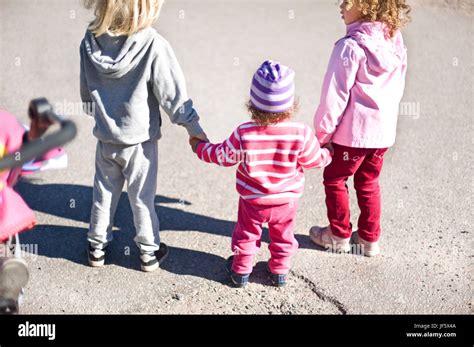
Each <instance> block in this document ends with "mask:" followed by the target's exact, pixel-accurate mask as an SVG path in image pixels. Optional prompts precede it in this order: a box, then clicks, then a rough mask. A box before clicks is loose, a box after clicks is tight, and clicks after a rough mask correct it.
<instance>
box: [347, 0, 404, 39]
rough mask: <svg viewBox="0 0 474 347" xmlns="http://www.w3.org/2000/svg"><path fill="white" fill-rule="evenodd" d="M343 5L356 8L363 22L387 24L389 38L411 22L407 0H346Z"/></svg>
mask: <svg viewBox="0 0 474 347" xmlns="http://www.w3.org/2000/svg"><path fill="white" fill-rule="evenodd" d="M345 4H346V8H347V9H350V8H351V7H352V6H356V8H357V9H358V10H359V11H360V12H362V15H363V17H362V19H363V20H365V21H370V22H375V21H378V22H383V23H385V24H387V26H388V30H389V32H388V34H389V35H390V37H393V36H394V35H395V33H396V32H397V30H399V29H401V28H402V27H404V26H405V25H406V24H407V23H408V22H410V20H411V18H410V11H411V7H410V6H409V5H408V4H407V0H346V1H345Z"/></svg>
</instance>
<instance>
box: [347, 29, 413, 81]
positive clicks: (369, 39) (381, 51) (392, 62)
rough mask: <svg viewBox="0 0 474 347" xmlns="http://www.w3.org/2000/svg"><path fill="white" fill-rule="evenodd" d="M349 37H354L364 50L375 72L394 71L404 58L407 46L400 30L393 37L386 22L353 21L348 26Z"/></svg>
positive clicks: (368, 62) (370, 66)
mask: <svg viewBox="0 0 474 347" xmlns="http://www.w3.org/2000/svg"><path fill="white" fill-rule="evenodd" d="M347 37H350V38H352V39H354V40H355V41H356V42H357V44H358V45H359V46H360V47H361V48H362V49H363V50H364V52H365V55H366V57H367V65H368V67H369V69H370V70H371V71H372V72H374V73H375V74H380V73H384V72H390V71H393V70H395V69H396V68H397V67H399V66H400V65H401V64H402V62H403V60H404V57H405V46H404V44H403V39H402V36H401V34H400V32H399V31H398V32H397V33H396V35H395V37H394V38H393V39H391V38H390V35H389V32H388V27H387V25H386V24H385V23H382V22H355V23H352V24H350V25H348V26H347V36H346V38H347Z"/></svg>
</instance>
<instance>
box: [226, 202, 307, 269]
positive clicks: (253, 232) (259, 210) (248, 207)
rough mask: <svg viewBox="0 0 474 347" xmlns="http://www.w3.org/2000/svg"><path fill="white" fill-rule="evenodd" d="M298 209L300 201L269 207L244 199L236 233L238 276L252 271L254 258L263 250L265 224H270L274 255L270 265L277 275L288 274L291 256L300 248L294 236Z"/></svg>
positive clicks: (235, 253)
mask: <svg viewBox="0 0 474 347" xmlns="http://www.w3.org/2000/svg"><path fill="white" fill-rule="evenodd" d="M297 209H298V204H297V202H296V201H291V202H290V203H288V204H284V205H278V206H268V205H255V204H251V203H249V202H247V201H245V200H244V199H242V198H240V200H239V215H238V220H237V225H236V226H235V229H234V232H233V234H232V251H233V252H234V262H233V265H232V270H233V271H235V272H236V273H238V274H249V273H251V272H252V267H253V258H254V256H255V254H257V252H258V251H259V249H260V244H261V240H262V224H263V223H268V229H269V233H270V245H269V246H268V249H269V250H270V253H271V258H270V261H269V262H268V266H269V268H270V271H271V272H272V273H274V274H286V273H288V271H289V270H290V262H291V257H292V256H293V254H294V253H295V252H296V250H297V249H298V242H297V241H296V239H295V236H294V233H293V231H294V225H295V217H296V210H297Z"/></svg>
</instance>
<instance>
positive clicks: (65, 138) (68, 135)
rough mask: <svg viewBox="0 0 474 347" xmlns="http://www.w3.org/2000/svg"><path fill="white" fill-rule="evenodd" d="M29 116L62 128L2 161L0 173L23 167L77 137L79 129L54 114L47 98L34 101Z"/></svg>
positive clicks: (23, 147)
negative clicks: (43, 119) (46, 120)
mask: <svg viewBox="0 0 474 347" xmlns="http://www.w3.org/2000/svg"><path fill="white" fill-rule="evenodd" d="M28 114H29V117H30V118H31V119H34V118H37V117H42V118H45V119H48V120H50V121H51V122H52V123H58V124H59V125H60V127H61V128H60V129H59V130H57V131H55V132H54V133H52V134H50V135H47V136H45V137H40V138H38V139H36V140H34V141H31V142H29V143H27V144H25V145H24V146H22V147H21V148H20V149H19V150H18V151H16V152H15V153H12V154H10V155H8V156H6V157H4V158H3V159H1V160H0V171H2V170H8V169H13V168H17V167H21V166H23V164H25V163H26V162H28V161H30V160H32V159H34V158H37V157H39V156H41V155H43V154H44V153H46V152H47V151H49V150H50V149H53V148H55V147H60V146H62V145H64V144H65V143H67V142H69V141H71V140H72V139H73V138H74V137H75V136H76V133H77V128H76V125H75V124H74V122H72V121H70V120H66V119H64V118H63V117H62V116H60V115H58V114H56V113H54V111H53V108H52V106H51V104H50V103H49V102H48V100H47V99H45V98H38V99H34V100H32V101H31V102H30V106H29V109H28Z"/></svg>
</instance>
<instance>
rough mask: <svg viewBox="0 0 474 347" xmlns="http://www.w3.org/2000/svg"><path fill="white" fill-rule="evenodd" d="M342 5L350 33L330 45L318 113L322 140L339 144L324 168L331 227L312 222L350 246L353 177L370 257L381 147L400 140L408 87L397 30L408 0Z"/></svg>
mask: <svg viewBox="0 0 474 347" xmlns="http://www.w3.org/2000/svg"><path fill="white" fill-rule="evenodd" d="M340 8H341V15H342V18H343V19H344V22H345V24H346V25H347V34H346V36H345V37H343V38H342V39H340V40H339V41H337V42H336V44H335V47H334V49H333V53H332V56H331V59H330V62H329V67H328V70H327V73H326V76H325V79H324V84H323V88H322V93H321V100H320V105H319V107H318V109H317V111H316V115H315V117H314V126H315V129H316V136H317V138H318V140H319V142H320V144H321V145H322V146H327V147H332V148H333V151H334V153H333V160H332V163H331V165H329V166H328V167H326V169H325V170H324V187H325V191H326V206H327V214H328V219H329V226H327V227H322V228H321V227H313V228H311V230H310V237H311V240H312V241H313V242H314V243H316V244H317V245H319V246H322V247H326V248H332V249H334V250H336V251H343V252H348V251H349V250H350V244H349V240H350V238H351V234H352V225H351V223H350V211H349V196H348V188H347V185H346V182H347V179H348V178H349V177H350V176H354V187H355V189H356V192H357V200H358V204H359V208H360V210H361V213H360V216H359V220H358V240H359V244H360V245H361V248H362V251H363V252H364V254H365V255H366V256H375V255H377V254H379V252H380V250H379V246H378V240H379V237H380V210H381V206H380V205H381V203H380V188H379V182H378V178H379V175H380V172H381V170H382V164H383V157H384V154H385V153H386V151H387V149H388V148H389V147H391V146H392V145H393V144H394V142H395V136H396V127H397V116H398V110H399V103H400V100H401V98H402V95H403V91H404V88H405V75H406V69H407V54H406V48H405V46H404V44H403V38H402V34H401V33H400V31H399V29H400V27H401V26H402V25H403V24H404V23H405V22H406V21H407V13H408V11H409V6H408V5H406V4H405V0H394V1H390V2H388V1H387V2H385V1H384V2H380V1H375V0H352V1H350V0H346V1H344V2H343V3H342V4H341V6H340Z"/></svg>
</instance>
